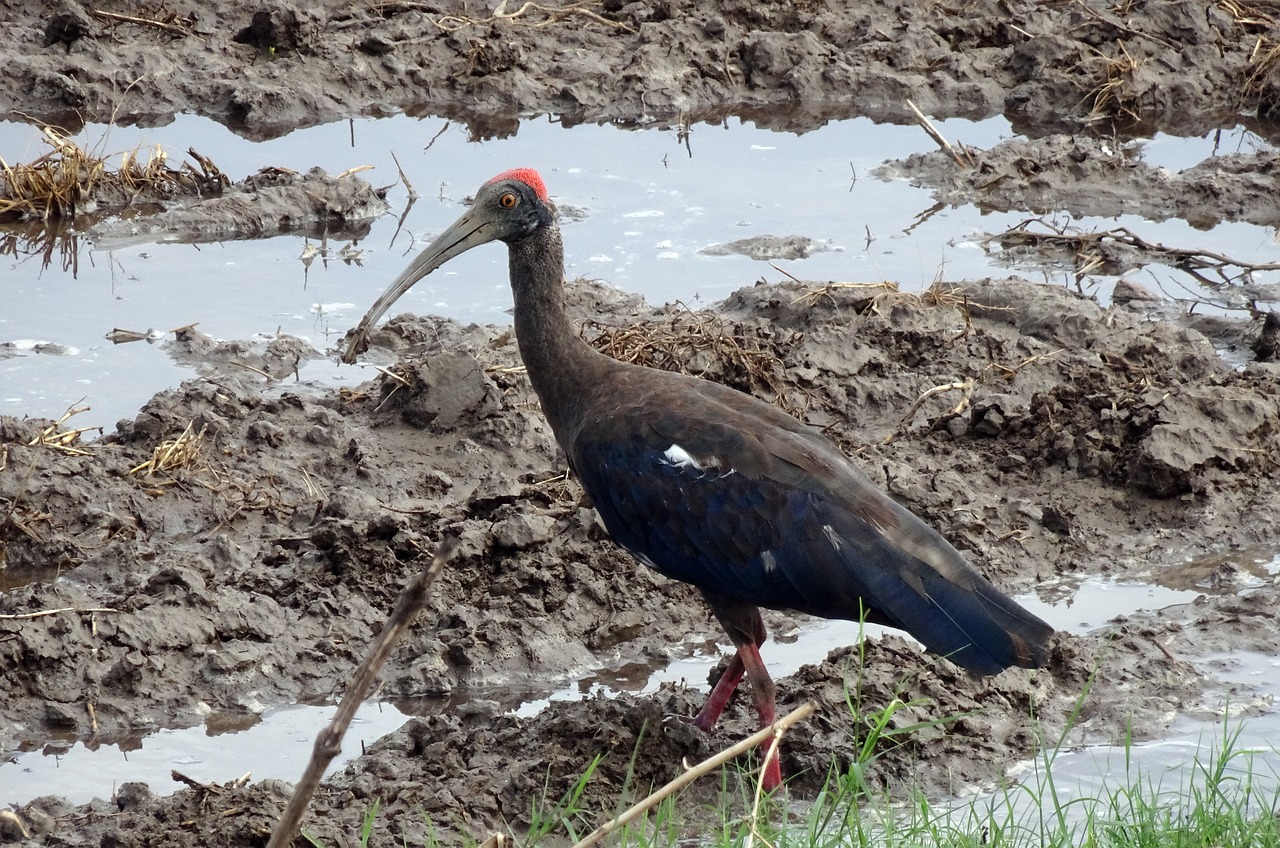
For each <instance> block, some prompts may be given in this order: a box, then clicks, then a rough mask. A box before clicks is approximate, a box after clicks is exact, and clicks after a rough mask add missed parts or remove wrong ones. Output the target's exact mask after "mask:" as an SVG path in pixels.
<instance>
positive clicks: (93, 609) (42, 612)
mask: <svg viewBox="0 0 1280 848" xmlns="http://www.w3.org/2000/svg"><path fill="white" fill-rule="evenodd" d="M60 612H117V610H113V609H111V608H110V607H59V608H58V609H47V610H40V611H39V612H18V613H6V614H4V615H0V621H17V620H19V619H25V618H44V617H45V616H46V615H57V614H58V613H60Z"/></svg>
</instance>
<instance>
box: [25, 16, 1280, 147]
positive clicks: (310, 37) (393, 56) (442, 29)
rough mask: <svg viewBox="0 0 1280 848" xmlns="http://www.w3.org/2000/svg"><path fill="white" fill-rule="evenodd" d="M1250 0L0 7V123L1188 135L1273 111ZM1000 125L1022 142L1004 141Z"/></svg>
mask: <svg viewBox="0 0 1280 848" xmlns="http://www.w3.org/2000/svg"><path fill="white" fill-rule="evenodd" d="M1277 17H1280V16H1278V15H1277V14H1276V11H1275V7H1274V4H1270V3H1261V2H1260V3H1257V4H1253V3H1249V2H1231V3H1225V2H1217V3H1213V2H1203V0H1197V1H1196V2H1184V0H1149V2H1144V3H1124V4H1111V3H1099V2H1086V0H1077V2H1059V3H1031V2H1009V0H974V2H963V3H940V2H934V3H928V4H926V8H924V9H922V8H921V5H920V4H919V3H916V2H909V1H908V0H877V2H871V3H844V2H826V0H806V1H805V2H799V3H759V2H754V1H753V0H724V2H719V3H716V4H713V5H710V6H709V5H707V4H703V3H693V2H688V0H635V2H628V0H603V2H598V3H573V4H567V3H566V4H525V3H519V4H518V3H503V4H498V5H497V6H496V7H494V6H491V5H490V4H476V3H469V2H460V0H434V2H382V1H380V2H368V3H355V4H352V3H350V2H347V0H322V2H315V3H305V4H304V3H291V2H288V0H279V2H272V0H266V2H257V0H220V2H216V3H213V4H210V3H204V2H195V0H168V2H163V3H159V4H154V5H152V6H148V7H145V8H144V9H142V10H141V12H140V11H139V7H138V6H137V4H135V3H130V2H124V0H105V2H101V3H95V4H88V3H85V4H81V3H79V2H77V0H62V2H61V3H60V4H58V3H51V4H31V3H25V2H20V0H4V1H3V2H0V18H2V19H3V20H4V21H5V23H6V29H7V31H8V33H9V35H8V38H7V41H8V42H9V43H10V44H11V45H12V47H11V49H10V50H9V51H8V52H7V53H6V57H5V58H6V60H7V62H6V73H5V75H4V79H3V80H0V111H6V112H7V111H9V110H11V109H13V110H18V111H20V112H22V113H23V114H26V115H30V116H34V117H35V118H37V119H40V120H44V121H49V122H54V123H60V124H63V125H67V126H70V127H71V128H76V127H78V125H79V122H80V121H86V120H88V121H97V122H106V121H109V120H110V119H111V118H113V117H115V118H117V119H121V120H125V121H130V122H135V121H136V122H142V123H166V122H167V121H169V120H170V119H171V118H172V116H173V115H175V114H177V113H178V112H181V111H188V110H190V111H195V112H197V113H199V114H202V115H208V116H210V117H213V118H215V119H217V120H219V121H222V122H225V123H227V124H228V125H229V126H231V127H233V128H235V129H237V130H238V131H240V132H243V133H245V134H246V135H248V136H251V137H255V138H262V137H271V136H276V135H281V134H283V133H286V132H288V131H289V130H291V129H295V128H297V127H299V126H309V125H313V124H319V123H326V122H329V121H333V120H336V119H339V118H343V117H347V116H350V115H354V114H386V113H389V112H394V111H407V112H409V113H411V114H423V115H441V116H444V117H449V118H454V119H458V120H462V121H466V122H467V123H468V124H469V125H470V126H471V128H472V130H473V132H474V133H475V134H476V135H477V136H481V137H485V136H490V135H506V134H510V133H514V132H515V131H516V129H517V127H518V118H517V117H516V116H519V115H522V114H530V113H539V112H544V113H553V114H556V115H559V116H561V117H562V120H563V121H564V122H565V123H580V122H603V121H617V122H620V123H627V124H630V123H635V124H642V123H654V122H657V123H664V124H676V123H686V122H689V121H702V120H715V119H718V118H722V117H724V116H727V115H740V116H744V117H749V118H751V119H752V120H755V121H757V122H759V123H761V124H763V125H766V126H775V127H779V128H785V129H788V130H803V129H806V128H813V127H817V126H820V125H821V124H822V123H824V122H825V121H827V120H830V119H833V118H842V117H850V116H853V115H866V116H869V117H872V118H876V119H879V120H890V121H899V122H901V121H909V120H910V112H909V111H908V107H907V106H906V103H905V101H906V100H907V99H908V98H912V99H913V100H914V101H915V103H916V104H917V105H918V106H919V107H920V108H921V109H922V110H923V111H924V112H926V113H928V114H932V115H938V116H964V117H972V118H978V117H986V116H990V115H993V114H998V113H1004V114H1006V115H1008V116H1010V117H1011V118H1012V119H1013V120H1014V122H1015V126H1019V125H1020V124H1023V125H1025V126H1030V127H1034V128H1036V129H1037V130H1039V131H1043V130H1044V129H1045V128H1047V127H1053V126H1070V127H1079V126H1081V125H1084V124H1094V123H1099V122H1103V123H1105V122H1109V121H1112V120H1120V121H1122V122H1125V123H1135V122H1137V123H1145V124H1147V125H1148V126H1156V127H1176V128H1179V129H1182V130H1183V131H1186V132H1190V133H1196V132H1203V131H1205V130H1210V129H1214V128H1217V127H1218V126H1221V125H1222V122H1223V121H1224V120H1225V121H1228V122H1234V120H1235V117H1236V116H1237V115H1239V114H1247V115H1258V116H1261V118H1262V121H1261V123H1263V124H1266V123H1267V116H1269V115H1270V114H1271V113H1272V112H1273V111H1274V110H1275V109H1276V107H1277V105H1278V104H1280V53H1277V51H1276V50H1275V47H1276V45H1277V43H1278V42H1280V33H1278V32H1277V25H1276V19H1277ZM1019 129H1022V126H1019Z"/></svg>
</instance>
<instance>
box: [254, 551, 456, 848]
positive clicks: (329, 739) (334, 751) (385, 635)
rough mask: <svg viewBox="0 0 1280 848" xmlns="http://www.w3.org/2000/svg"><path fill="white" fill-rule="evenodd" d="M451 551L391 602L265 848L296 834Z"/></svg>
mask: <svg viewBox="0 0 1280 848" xmlns="http://www.w3.org/2000/svg"><path fill="white" fill-rule="evenodd" d="M457 549H458V540H457V539H456V538H453V537H446V538H445V539H444V541H442V542H441V543H440V544H439V546H437V547H436V552H435V556H433V557H432V558H431V563H430V564H429V565H428V566H427V567H426V568H425V569H423V571H422V573H421V574H419V575H418V576H417V578H416V579H415V580H414V581H413V582H412V583H410V584H409V585H408V586H406V587H405V588H404V591H403V592H401V593H400V598H399V600H397V601H396V606H395V609H394V610H392V612H391V616H390V617H389V618H388V619H387V623H386V625H385V626H383V628H382V633H381V634H379V635H378V639H377V641H375V642H374V643H373V646H372V647H371V648H370V649H369V654H368V656H366V657H365V660H364V662H362V663H361V664H360V667H359V668H358V669H356V674H355V677H354V678H353V679H352V681H351V684H350V685H349V686H348V687H347V693H346V695H344V696H343V698H342V703H341V704H339V705H338V712H337V714H336V715H334V717H333V721H331V722H329V726H328V727H326V728H325V729H324V730H321V731H320V733H319V734H318V735H317V736H316V743H315V746H314V748H313V749H312V752H311V760H310V761H309V762H308V763H307V768H306V770H305V771H303V773H302V779H301V780H299V781H298V785H297V787H296V788H295V789H294V791H293V797H291V798H290V799H289V805H288V806H287V807H286V808H285V811H284V813H283V814H282V815H281V816H280V822H279V823H278V824H277V825H276V829H275V832H274V833H272V834H271V841H270V842H268V843H267V848H285V846H287V845H290V844H292V843H293V838H294V837H295V836H296V835H297V833H298V827H299V825H300V824H301V823H302V814H303V812H304V811H305V810H306V809H307V804H309V803H310V802H311V796H312V795H314V794H315V791H316V789H317V788H318V787H319V786H320V778H321V777H322V776H323V775H324V770H325V769H326V768H328V766H329V763H331V762H333V758H334V757H336V756H338V754H339V753H341V751H342V737H343V735H344V734H346V732H347V728H348V727H349V726H350V725H351V720H352V719H353V718H355V715H356V710H357V709H359V708H360V704H361V703H362V702H363V701H364V699H365V698H366V697H367V696H368V694H369V692H370V690H371V689H372V688H373V684H374V681H375V680H376V679H377V677H378V672H380V671H381V670H382V666H383V664H384V663H386V661H387V657H389V656H390V655H391V649H392V647H394V646H395V643H396V641H397V640H398V639H399V638H400V634H402V633H403V632H404V631H405V630H406V629H407V628H408V627H409V625H410V624H411V623H412V622H413V619H414V618H415V617H417V615H418V612H419V611H420V610H421V609H422V608H423V607H424V606H426V603H427V600H428V599H429V598H430V597H431V585H432V584H433V583H435V581H436V578H437V577H439V576H440V572H441V571H443V570H444V566H445V563H447V562H448V561H449V559H450V558H451V557H452V556H453V554H454V553H455V552H456V551H457Z"/></svg>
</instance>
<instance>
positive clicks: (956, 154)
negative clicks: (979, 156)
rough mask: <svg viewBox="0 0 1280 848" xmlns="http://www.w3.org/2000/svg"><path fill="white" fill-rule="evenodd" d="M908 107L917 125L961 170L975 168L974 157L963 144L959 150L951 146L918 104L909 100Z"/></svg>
mask: <svg viewBox="0 0 1280 848" xmlns="http://www.w3.org/2000/svg"><path fill="white" fill-rule="evenodd" d="M907 106H909V107H910V108H911V111H912V112H913V113H914V114H915V116H916V123H918V124H919V125H920V126H921V128H922V129H923V130H924V131H925V132H926V133H927V134H928V135H929V138H931V139H933V141H934V143H935V144H937V145H938V146H939V147H941V148H942V150H943V152H945V153H949V154H950V155H951V158H952V159H954V160H955V161H956V164H957V165H959V166H960V167H961V168H972V167H973V166H974V164H975V163H974V161H973V156H972V155H971V154H970V153H969V151H968V149H967V148H965V146H964V145H963V144H962V145H960V149H959V150H956V148H954V147H952V146H951V142H949V141H947V140H946V138H944V137H943V135H942V133H940V132H938V128H937V127H935V126H934V125H933V122H932V121H930V120H929V119H928V118H926V117H925V116H924V113H923V112H921V111H920V110H919V109H918V108H917V107H916V104H914V103H912V102H911V101H910V100H908V101H907Z"/></svg>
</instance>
